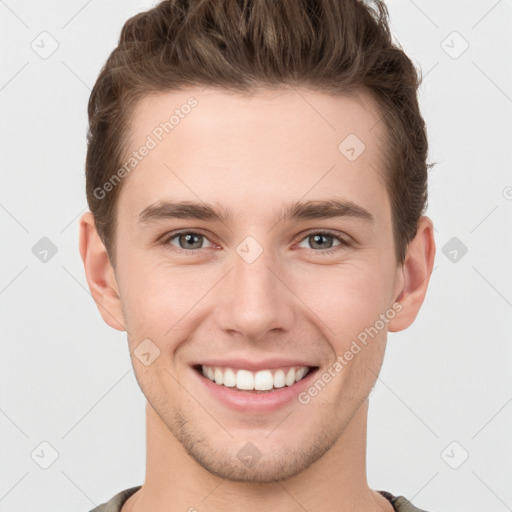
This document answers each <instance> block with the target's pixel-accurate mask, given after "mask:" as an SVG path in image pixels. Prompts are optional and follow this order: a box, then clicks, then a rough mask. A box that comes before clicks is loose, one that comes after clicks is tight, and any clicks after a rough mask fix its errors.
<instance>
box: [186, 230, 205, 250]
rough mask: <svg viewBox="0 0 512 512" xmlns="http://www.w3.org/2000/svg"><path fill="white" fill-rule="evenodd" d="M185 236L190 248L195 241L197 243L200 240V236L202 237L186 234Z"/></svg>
mask: <svg viewBox="0 0 512 512" xmlns="http://www.w3.org/2000/svg"><path fill="white" fill-rule="evenodd" d="M184 236H185V240H186V241H187V244H188V245H187V247H190V246H191V245H193V244H194V239H195V241H196V243H197V240H198V239H199V236H201V235H198V236H197V235H192V234H190V233H189V234H186V235H184Z"/></svg>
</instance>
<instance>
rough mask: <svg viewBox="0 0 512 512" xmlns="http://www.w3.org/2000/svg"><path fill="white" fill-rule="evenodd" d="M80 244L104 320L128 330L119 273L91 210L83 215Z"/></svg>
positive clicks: (86, 273) (87, 274)
mask: <svg viewBox="0 0 512 512" xmlns="http://www.w3.org/2000/svg"><path fill="white" fill-rule="evenodd" d="M79 245H80V256H81V257H82V261H83V263H84V270H85V275H86V278H87V283H88V285H89V290H90V291H91V294H92V296H93V299H94V301H95V302H96V305H97V306H98V309H99V311H100V314H101V316H102V317H103V320H104V321H105V322H106V323H107V324H108V325H110V327H112V328H114V329H117V330H119V331H125V330H126V328H125V327H124V318H123V311H122V308H121V299H120V297H119V288H118V285H117V280H116V276H115V273H114V270H113V268H112V265H111V264H110V260H109V257H108V253H107V250H106V248H105V245H104V244H103V242H102V241H101V238H100V237H99V235H98V232H97V231H96V224H95V221H94V216H93V214H92V213H91V212H90V211H88V212H86V213H84V214H83V215H82V217H81V218H80V242H79Z"/></svg>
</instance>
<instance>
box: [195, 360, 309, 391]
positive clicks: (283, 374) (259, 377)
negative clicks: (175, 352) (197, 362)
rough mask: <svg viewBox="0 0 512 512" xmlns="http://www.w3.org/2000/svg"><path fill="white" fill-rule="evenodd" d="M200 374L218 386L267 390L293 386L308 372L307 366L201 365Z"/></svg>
mask: <svg viewBox="0 0 512 512" xmlns="http://www.w3.org/2000/svg"><path fill="white" fill-rule="evenodd" d="M201 372H202V374H203V375H204V376H205V377H206V378H208V379H210V380H211V381H212V382H215V383H216V384H218V385H219V386H227V387H229V388H232V387H236V388H237V389H241V390H244V391H251V390H256V391H269V390H271V389H273V388H283V387H284V386H293V384H295V383H296V382H299V381H300V380H302V379H303V378H304V377H305V376H306V375H307V373H308V372H309V367H308V366H302V367H292V368H280V369H278V370H260V371H257V372H251V371H249V370H233V369H232V368H220V367H218V366H215V367H212V366H205V365H202V366H201Z"/></svg>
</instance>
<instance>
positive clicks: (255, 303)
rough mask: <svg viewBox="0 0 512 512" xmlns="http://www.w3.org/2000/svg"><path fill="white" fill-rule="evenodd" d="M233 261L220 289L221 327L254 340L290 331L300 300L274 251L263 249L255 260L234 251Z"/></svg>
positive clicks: (218, 309) (219, 324)
mask: <svg viewBox="0 0 512 512" xmlns="http://www.w3.org/2000/svg"><path fill="white" fill-rule="evenodd" d="M240 254H242V256H241V255H240ZM230 263H231V264H232V267H231V271H230V272H229V273H228V275H227V276H226V277H225V278H224V279H223V280H222V282H221V283H220V286H219V288H218V290H217V297H216V299H217V306H218V307H217V308H216V309H215V312H216V320H217V323H218V326H219V328H220V329H222V330H223V331H225V332H228V333H230V334H233V333H238V335H240V336H242V337H244V338H247V339H248V340H252V341H258V340H260V339H263V338H265V337H267V336H268V333H269V332H270V331H276V332H277V331H279V330H281V331H283V332H286V331H290V329H291V328H292V326H293V325H294V324H296V316H295V315H296V314H295V311H296V308H295V306H294V305H296V304H297V302H298V300H297V297H296V296H295V295H294V294H293V292H292V291H291V290H290V288H291V286H290V284H289V283H287V277H286V275H285V271H284V269H283V268H282V265H280V264H279V262H278V261H276V259H275V258H274V257H273V256H272V254H271V251H266V250H263V252H262V253H261V254H259V256H257V257H256V259H255V260H254V261H251V258H246V257H245V255H244V254H243V252H240V253H238V252H236V251H234V252H233V255H232V258H231V260H230ZM288 280H289V278H288Z"/></svg>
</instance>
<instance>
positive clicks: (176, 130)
mask: <svg viewBox="0 0 512 512" xmlns="http://www.w3.org/2000/svg"><path fill="white" fill-rule="evenodd" d="M382 128H383V126H382V123H379V113H378V111H377V109H376V107H375V105H374V103H373V102H372V101H371V99H370V98H369V97H368V96H367V95H365V94H363V93H358V94H354V95H351V96H332V95H328V94H325V93H320V92H316V91H311V90H306V89H289V88H288V89H284V88H283V89H277V88H274V89H265V90H262V91H259V92H257V93H252V94H250V95H240V94H234V93H231V92H227V91H224V90H219V89H208V88H206V89H203V88H190V89H187V90H182V91H172V92H165V93H158V94H152V95H148V96H146V97H144V98H143V99H142V100H140V101H139V103H138V104H137V105H136V108H135V109H134V111H133V113H132V117H131V121H130V129H129V144H128V148H129V149H128V152H127V155H126V159H128V158H129V157H130V155H132V153H133V152H134V151H138V152H139V156H140V153H142V152H144V154H145V156H143V157H142V158H140V159H139V160H138V161H137V163H136V167H135V168H134V169H133V170H131V171H130V172H129V173H127V175H126V177H125V178H124V179H125V183H124V184H123V192H122V193H121V195H120V199H119V203H120V208H121V207H122V205H123V204H124V206H125V207H126V208H128V209H129V210H130V211H132V213H133V214H136V213H139V212H140V211H141V210H142V209H144V208H145V207H147V206H148V204H149V203H151V202H155V201H156V200H159V199H165V198H166V197H179V198H180V199H186V200H194V201H202V200H204V201H206V200H207V201H208V202H217V203H220V204H222V203H229V204H230V205H231V207H232V209H233V210H234V211H237V209H238V210H239V211H238V212H237V213H239V214H240V215H242V216H243V215H244V211H245V212H246V213H247V214H249V209H250V210H251V212H252V214H254V213H255V212H258V213H260V214H264V213H266V212H268V211H269V209H271V205H272V204H276V205H278V203H279V204H281V203H282V202H291V201H293V200H297V199H303V200H314V199H318V198H325V197H332V196H333V194H336V195H337V196H338V197H342V198H346V199H348V200H352V201H355V202H358V203H360V204H362V205H365V207H366V208H367V209H369V210H373V211H374V212H375V215H376V216H379V215H382V214H383V212H379V211H378V209H379V208H383V209H389V203H388V201H387V193H386V192H385V188H384V187H385V185H384V179H383V176H384V172H385V165H384V164H385V162H384V160H383V151H382V149H383V147H384V146H383V144H384V141H383V132H382ZM144 146H146V147H150V149H149V150H144V151H139V150H140V149H141V148H143V147H144ZM372 203H373V204H372Z"/></svg>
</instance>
